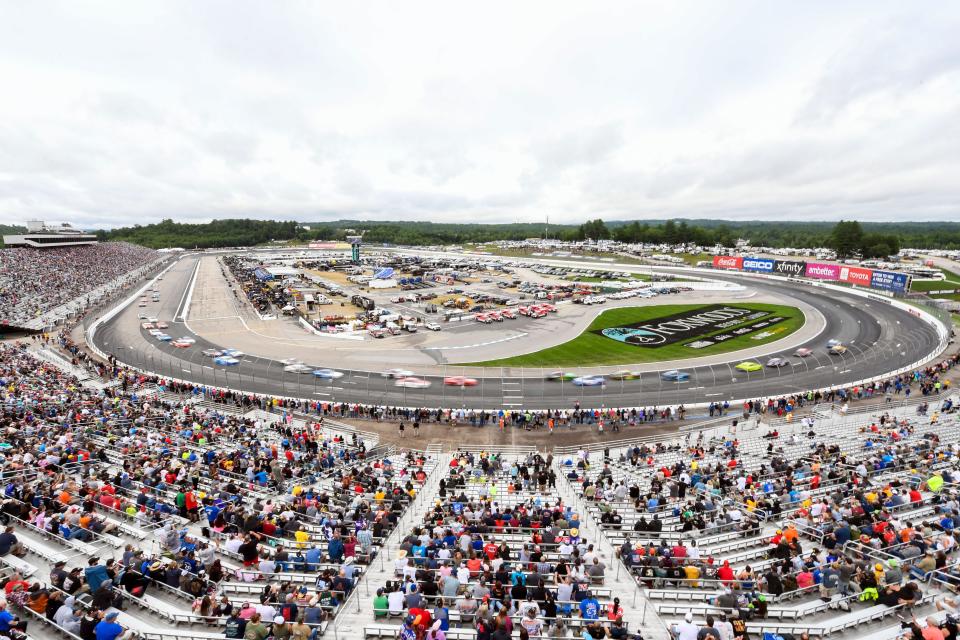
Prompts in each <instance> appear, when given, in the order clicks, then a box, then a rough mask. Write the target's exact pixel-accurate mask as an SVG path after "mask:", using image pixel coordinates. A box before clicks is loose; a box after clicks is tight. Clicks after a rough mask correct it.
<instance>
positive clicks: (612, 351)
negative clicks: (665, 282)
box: [467, 302, 804, 368]
mask: <svg viewBox="0 0 960 640" xmlns="http://www.w3.org/2000/svg"><path fill="white" fill-rule="evenodd" d="M730 304H731V305H733V306H737V307H743V308H745V309H752V310H754V311H769V312H770V313H771V314H772V315H779V316H783V317H784V318H786V319H785V320H783V321H781V322H779V323H778V324H775V325H773V326H772V327H771V328H770V329H765V330H764V331H771V332H773V334H772V335H769V336H766V337H764V338H761V339H759V340H754V339H753V336H752V335H745V336H738V337H736V338H731V339H730V340H726V341H724V342H721V343H718V344H715V345H712V346H709V347H704V348H702V349H693V348H691V347H687V346H684V343H685V342H692V341H693V340H697V339H703V338H707V337H709V336H712V335H716V334H720V333H724V332H729V331H732V330H733V329H736V328H738V327H741V326H745V325H749V324H752V323H753V322H758V321H759V320H752V321H747V322H744V323H741V324H738V325H736V326H735V327H727V328H726V329H719V330H716V331H710V332H707V333H704V334H703V335H701V336H698V337H696V338H690V339H689V340H685V341H684V342H678V343H676V344H671V345H664V346H662V347H655V348H647V347H640V346H636V345H630V344H623V343H621V342H617V341H616V340H611V339H610V338H606V337H604V336H601V335H597V334H595V333H592V331H594V330H596V329H606V328H609V327H621V326H626V325H630V324H633V323H635V322H645V321H648V320H653V319H656V318H663V317H666V316H670V315H673V314H677V313H684V312H687V311H693V310H695V309H701V308H705V307H708V306H710V305H702V304H663V305H654V306H649V307H620V308H617V309H609V310H607V311H604V312H603V313H601V314H600V315H598V316H597V317H596V318H595V319H594V321H593V322H591V323H590V326H589V327H587V328H586V329H585V330H584V331H583V333H581V334H580V335H579V336H577V337H576V338H574V339H573V340H570V341H568V342H565V343H563V344H559V345H557V346H555V347H549V348H547V349H542V350H540V351H536V352H534V353H528V354H524V355H518V356H513V357H510V358H500V359H497V360H487V361H486V362H473V363H470V364H469V365H467V366H473V367H543V368H555V367H579V366H588V365H612V364H635V363H642V362H659V361H666V360H680V359H685V358H699V357H701V356H707V355H712V354H717V353H729V352H731V351H738V350H740V349H747V348H749V347H756V346H759V345H763V344H766V343H768V342H773V341H774V340H779V339H780V338H783V337H785V336H788V335H790V334H791V333H793V332H794V331H796V330H797V329H799V328H800V327H802V326H803V322H804V318H803V312H802V311H800V310H799V309H797V308H796V307H788V306H783V305H776V304H759V303H751V304H740V303H736V302H731V303H730Z"/></svg>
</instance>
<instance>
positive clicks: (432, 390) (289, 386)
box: [94, 257, 938, 409]
mask: <svg viewBox="0 0 960 640" xmlns="http://www.w3.org/2000/svg"><path fill="white" fill-rule="evenodd" d="M195 265H196V258H193V257H186V258H184V259H181V260H180V261H179V262H177V263H176V264H175V265H174V266H173V267H172V268H171V269H170V271H168V272H167V274H166V275H165V277H164V281H163V282H161V283H160V285H161V287H162V290H163V295H162V298H161V302H160V303H159V304H157V303H153V304H151V306H150V307H149V308H148V309H147V311H148V312H149V314H150V315H157V316H158V317H162V318H164V319H167V318H178V321H176V322H170V328H169V329H167V330H166V332H167V333H169V334H170V335H171V336H173V337H174V338H175V339H176V338H179V337H181V336H192V337H194V338H196V341H197V342H196V344H195V345H194V346H193V347H191V348H189V349H178V348H176V347H173V346H171V345H170V344H169V343H164V342H159V341H157V340H155V339H154V338H153V337H152V336H150V335H149V334H147V333H146V332H144V331H142V330H141V329H140V325H139V323H140V321H139V320H138V319H137V315H138V312H140V311H143V309H139V308H138V307H137V305H136V304H131V305H130V306H129V307H127V308H126V309H124V310H122V311H121V312H120V313H118V314H117V315H116V316H115V317H114V318H113V319H111V320H109V321H108V322H106V323H105V324H103V325H102V326H101V327H100V328H99V329H98V330H97V332H96V334H95V337H94V342H95V343H96V346H97V347H98V348H99V349H101V350H102V351H103V352H104V353H108V354H113V355H115V356H116V357H117V359H118V360H119V361H120V362H123V363H126V364H128V365H131V366H134V367H138V368H142V369H144V370H147V371H152V372H155V373H158V374H160V375H164V376H170V377H173V378H178V379H181V380H189V381H191V382H194V383H200V384H209V385H214V386H218V387H228V388H231V389H237V390H243V391H246V392H253V393H262V394H271V395H282V396H294V397H300V398H307V399H313V400H326V401H331V402H334V401H335V402H358V403H365V404H374V405H388V406H410V407H453V408H467V409H470V408H476V409H480V408H485V409H493V408H507V409H521V408H527V409H546V408H559V409H570V408H572V407H573V406H574V405H575V403H578V402H579V403H580V406H582V407H585V408H586V407H591V408H593V407H597V408H599V407H650V406H654V405H657V406H664V405H671V404H672V405H676V404H686V405H690V404H694V403H705V402H715V401H721V402H722V401H723V400H732V399H737V398H764V397H768V396H780V395H784V394H790V393H795V392H798V391H805V390H807V389H817V388H824V387H831V386H843V385H845V384H847V383H849V382H853V381H855V380H861V379H865V378H870V377H872V376H879V375H882V374H884V373H886V372H888V371H892V370H894V369H898V368H901V367H906V366H908V365H910V364H911V363H913V362H915V361H916V360H917V359H918V358H920V357H922V356H923V355H925V354H927V353H930V352H931V351H932V350H933V349H934V348H935V347H936V346H937V342H938V341H937V334H936V332H935V330H934V328H933V327H931V326H930V325H928V324H927V323H926V322H924V321H923V320H921V319H919V318H917V317H915V316H913V315H911V314H909V313H906V312H904V311H901V310H899V309H896V308H894V307H892V306H890V305H887V304H885V303H883V302H880V301H877V300H872V299H870V300H867V299H864V298H861V297H856V296H852V295H847V294H844V293H840V292H835V291H829V292H825V291H824V290H820V289H817V288H814V287H810V286H803V285H799V284H794V283H781V282H767V281H762V280H756V279H749V280H748V281H747V283H748V285H749V286H750V287H752V288H754V289H757V290H758V291H761V292H762V291H764V290H765V289H769V290H771V291H775V292H777V293H779V294H780V295H788V296H791V297H795V298H797V299H799V300H803V301H804V302H806V303H808V304H810V305H811V306H812V307H814V308H816V309H817V310H819V311H820V313H822V314H823V316H824V318H825V320H826V327H825V329H824V331H823V332H822V333H821V334H820V335H819V336H817V337H816V338H814V339H811V340H809V341H807V342H805V343H804V342H800V343H794V344H792V345H791V346H790V348H789V349H786V350H784V351H783V352H781V353H776V352H773V353H771V354H770V356H769V357H772V356H774V355H780V356H782V357H789V358H790V360H792V361H793V362H794V363H795V364H794V365H792V366H789V367H784V368H780V369H773V368H767V367H764V368H763V369H762V370H761V371H756V372H752V373H746V372H743V371H738V370H736V369H734V366H735V365H736V364H737V363H738V362H740V361H741V359H742V358H737V354H736V353H735V352H734V353H731V354H728V355H729V361H727V362H722V363H720V364H709V365H698V366H695V362H696V361H695V360H691V361H690V365H689V366H685V367H683V369H682V370H683V371H687V372H689V373H690V380H689V381H687V382H683V383H673V382H666V381H663V380H661V378H660V375H659V373H658V372H656V371H648V372H644V373H643V374H642V375H641V376H640V378H639V379H637V380H625V381H620V380H608V381H607V384H606V385H604V386H602V387H599V386H598V387H577V386H575V385H573V384H572V383H570V382H551V381H546V380H544V379H542V378H530V377H519V376H517V377H510V372H501V371H498V370H497V369H491V370H489V371H488V372H486V373H485V375H484V376H482V377H481V376H473V377H476V378H477V385H476V386H475V387H466V388H461V387H452V386H445V385H444V384H443V377H444V376H441V375H434V376H429V375H428V376H424V377H425V378H426V379H428V380H430V381H431V382H432V385H431V386H430V387H429V388H427V389H406V388H398V387H395V386H394V381H393V380H388V379H386V378H384V377H382V376H381V375H380V371H354V370H350V369H348V368H347V367H345V366H344V365H346V364H348V363H346V362H343V361H327V362H324V361H320V362H313V361H311V362H310V364H311V365H317V366H321V367H330V368H332V369H336V370H338V371H342V372H343V373H344V376H343V377H342V378H339V379H336V380H321V379H317V378H315V377H314V376H312V375H309V374H307V375H302V374H292V373H285V372H284V371H283V365H282V364H281V363H280V362H278V361H274V360H269V359H266V358H262V357H255V356H245V357H244V358H243V359H242V362H241V363H240V364H239V365H237V366H233V367H219V366H215V365H214V363H213V359H212V358H209V357H205V356H203V354H202V353H201V352H202V351H203V350H204V349H207V348H223V347H228V346H230V345H215V344H211V343H210V342H208V341H207V340H205V339H203V338H201V337H200V336H197V335H195V334H192V333H191V332H190V331H189V330H188V329H187V327H186V326H185V325H184V324H183V323H182V321H180V320H179V314H180V312H181V310H182V307H183V305H184V302H185V297H186V295H185V294H186V290H187V289H188V287H189V283H190V279H191V277H192V275H193V272H194V267H195ZM716 278H717V279H731V280H740V279H739V278H737V277H736V276H734V275H731V274H725V273H724V274H717V275H716ZM830 338H835V339H838V340H840V341H842V342H843V344H845V345H846V346H847V347H848V351H847V353H846V354H845V355H842V356H831V355H828V354H827V352H826V348H825V344H826V341H827V340H828V339H830ZM801 346H803V347H807V348H809V349H811V350H812V352H813V353H812V354H811V355H810V356H809V357H807V358H796V357H792V354H793V352H794V351H795V350H796V349H797V348H798V347H801ZM341 360H342V357H341ZM765 361H766V358H764V359H761V362H765ZM393 366H395V365H393V364H391V363H390V362H384V363H383V369H384V370H385V369H389V368H391V367H393ZM625 368H626V367H625ZM460 373H461V369H460V368H459V367H456V366H450V367H449V368H448V369H447V371H446V375H451V376H452V375H459V374H460ZM577 373H581V374H589V373H590V371H589V370H583V371H578V372H577Z"/></svg>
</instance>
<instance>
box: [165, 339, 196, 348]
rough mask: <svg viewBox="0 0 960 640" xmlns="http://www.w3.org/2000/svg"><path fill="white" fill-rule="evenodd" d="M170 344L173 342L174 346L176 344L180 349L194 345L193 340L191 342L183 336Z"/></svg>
mask: <svg viewBox="0 0 960 640" xmlns="http://www.w3.org/2000/svg"><path fill="white" fill-rule="evenodd" d="M170 344H172V345H173V346H175V347H176V348H178V349H187V348H189V347H191V346H193V343H192V342H189V341H187V340H184V339H183V338H180V339H179V340H174V341H173V342H171V343H170Z"/></svg>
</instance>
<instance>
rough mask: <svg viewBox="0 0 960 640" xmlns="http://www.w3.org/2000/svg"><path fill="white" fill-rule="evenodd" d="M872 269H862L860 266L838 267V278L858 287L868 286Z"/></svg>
mask: <svg viewBox="0 0 960 640" xmlns="http://www.w3.org/2000/svg"><path fill="white" fill-rule="evenodd" d="M872 275H873V270H872V269H862V268H860V267H840V280H841V281H842V282H849V283H850V284H855V285H857V286H859V287H869V286H870V280H871V276H872Z"/></svg>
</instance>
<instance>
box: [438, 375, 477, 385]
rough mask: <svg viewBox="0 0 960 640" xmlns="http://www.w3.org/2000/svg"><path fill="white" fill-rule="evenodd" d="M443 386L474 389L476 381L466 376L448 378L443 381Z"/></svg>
mask: <svg viewBox="0 0 960 640" xmlns="http://www.w3.org/2000/svg"><path fill="white" fill-rule="evenodd" d="M443 384H445V385H447V386H448V387H475V386H477V380H476V378H467V377H466V376H450V377H449V378H444V379H443Z"/></svg>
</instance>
